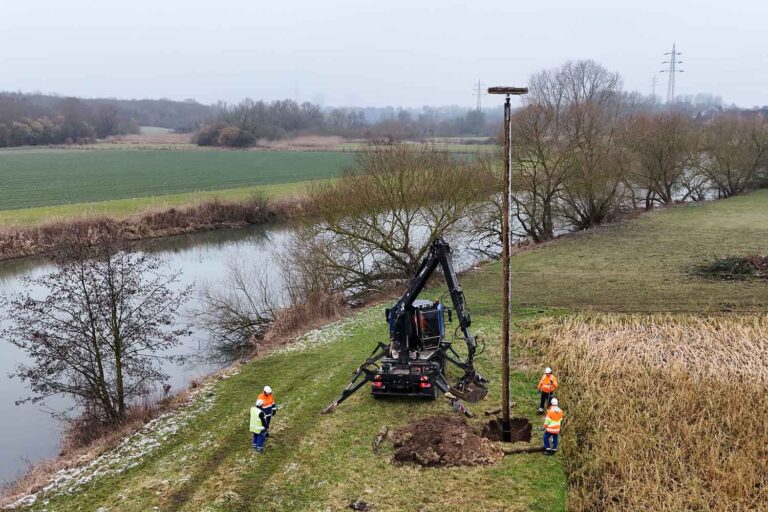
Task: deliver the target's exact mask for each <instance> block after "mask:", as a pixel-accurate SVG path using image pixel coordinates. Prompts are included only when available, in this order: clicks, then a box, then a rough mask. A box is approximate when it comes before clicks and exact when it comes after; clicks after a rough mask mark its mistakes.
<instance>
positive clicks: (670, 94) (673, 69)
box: [660, 43, 683, 106]
mask: <svg viewBox="0 0 768 512" xmlns="http://www.w3.org/2000/svg"><path fill="white" fill-rule="evenodd" d="M664 55H669V60H665V61H664V62H662V64H667V65H668V67H667V69H662V70H661V71H660V73H667V74H668V75H669V81H668V82H667V103H668V104H669V105H670V106H671V105H672V104H673V103H674V102H675V75H676V74H677V73H682V72H683V70H682V69H678V68H677V65H678V64H682V63H683V61H681V60H677V58H678V57H679V56H680V55H682V52H678V51H677V49H676V48H675V43H672V51H671V52H667V53H665V54H664Z"/></svg>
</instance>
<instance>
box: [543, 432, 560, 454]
mask: <svg viewBox="0 0 768 512" xmlns="http://www.w3.org/2000/svg"><path fill="white" fill-rule="evenodd" d="M559 436H560V434H550V433H549V432H544V448H545V449H547V450H552V451H557V438H558V437H559ZM550 440H551V441H552V445H551V446H550Z"/></svg>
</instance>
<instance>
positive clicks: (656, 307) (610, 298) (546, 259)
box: [465, 190, 768, 312]
mask: <svg viewBox="0 0 768 512" xmlns="http://www.w3.org/2000/svg"><path fill="white" fill-rule="evenodd" d="M766 252H768V190H761V191H758V192H755V193H752V194H749V195H745V196H739V197H734V198H731V199H726V200H721V201H713V202H709V203H706V204H701V205H690V206H680V207H676V208H672V209H668V210H660V211H656V212H654V213H651V214H649V215H644V216H642V217H640V218H639V219H636V220H633V221H630V222H625V223H621V224H614V225H610V226H606V227H604V228H601V229H596V230H594V231H587V232H584V233H580V234H579V235H578V236H573V237H569V238H564V239H561V240H557V241H555V242H553V243H551V244H549V245H548V246H546V247H541V248H539V249H537V250H534V251H531V252H528V253H525V254H520V255H518V256H516V257H515V258H513V263H512V271H513V277H512V279H513V284H512V290H513V295H514V300H515V301H516V302H517V303H519V304H522V305H539V304H541V305H547V306H556V307H563V308H571V309H584V308H589V309H598V310H602V311H639V312H649V311H671V312H674V311H695V312H719V311H765V309H766V307H767V306H768V287H766V285H765V283H764V282H760V281H749V282H738V283H726V284H723V283H718V282H715V281H712V280H707V279H702V278H701V277H697V276H694V275H691V270H692V269H693V268H694V267H695V266H696V265H698V264H700V263H702V262H705V261H709V260H713V259H715V258H718V257H722V256H725V255H749V254H755V253H763V254H765V253H766ZM498 272H499V268H498V267H496V266H489V267H485V268H484V269H483V270H482V271H481V272H480V273H478V274H477V275H476V276H473V278H472V279H474V280H475V281H474V282H469V283H467V284H466V285H465V286H466V287H468V288H471V287H474V286H478V285H480V283H482V282H485V281H486V280H495V279H498ZM487 273H491V274H496V277H493V278H492V277H491V276H486V275H485V274H487Z"/></svg>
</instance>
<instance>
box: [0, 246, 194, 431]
mask: <svg viewBox="0 0 768 512" xmlns="http://www.w3.org/2000/svg"><path fill="white" fill-rule="evenodd" d="M55 264H56V268H55V270H53V271H52V272H51V273H49V274H47V275H44V276H42V277H39V278H26V280H25V282H26V287H27V290H26V291H24V292H22V293H19V294H18V295H16V296H13V297H11V298H9V299H8V300H7V301H6V304H5V306H6V308H7V320H8V321H9V324H10V326H9V327H7V328H6V329H5V330H4V331H3V332H2V335H3V337H4V338H6V339H8V340H9V341H10V342H11V343H12V344H14V345H15V346H17V347H19V348H20V349H22V350H23V351H24V352H25V353H26V354H27V356H28V357H29V359H30V363H28V364H21V365H19V366H18V367H17V368H16V371H15V374H14V375H15V376H16V377H19V378H21V379H22V380H24V381H27V382H29V384H30V386H31V389H32V393H33V395H32V396H31V397H30V398H27V399H25V400H22V401H21V402H24V401H30V400H31V401H33V402H36V401H40V400H43V399H44V398H46V397H49V396H52V395H56V394H65V395H69V396H71V397H73V398H74V399H75V402H76V404H77V405H80V406H82V407H83V408H84V410H85V411H87V412H91V413H93V414H94V415H95V416H96V418H95V419H98V420H100V421H104V422H107V423H116V422H119V421H120V420H121V419H122V418H123V417H124V415H125V412H126V408H127V407H128V406H129V405H130V403H131V401H132V400H133V399H135V398H137V397H140V396H143V395H145V394H147V393H148V392H149V391H150V390H151V388H152V386H153V384H154V383H157V382H161V381H163V380H166V379H167V378H168V376H167V375H166V374H165V373H163V371H162V369H161V367H160V364H159V362H160V361H162V360H163V359H167V358H168V356H164V355H163V354H162V352H163V351H165V350H167V349H169V348H171V347H174V346H176V345H177V344H178V343H179V337H181V336H184V335H186V334H188V333H189V331H188V329H187V328H186V327H184V326H178V325H176V323H175V322H176V316H177V311H178V309H179V308H180V307H181V305H182V304H183V303H184V302H185V301H186V300H187V299H188V296H189V293H190V289H189V288H185V289H183V290H181V291H178V292H174V291H173V290H172V285H173V284H174V283H175V282H176V281H177V279H178V275H179V274H178V273H176V274H164V273H162V272H161V267H162V262H161V261H160V260H159V259H158V258H156V257H154V256H151V255H149V254H146V253H131V252H129V251H128V250H127V248H126V247H125V246H124V245H123V244H122V243H120V242H116V241H114V240H111V241H103V242H102V243H100V244H98V245H96V246H83V245H81V244H77V243H75V244H72V245H70V246H69V247H68V248H67V249H65V250H62V252H61V253H60V255H59V256H57V258H56V260H55ZM36 290H42V291H43V294H44V295H43V296H39V293H38V292H36Z"/></svg>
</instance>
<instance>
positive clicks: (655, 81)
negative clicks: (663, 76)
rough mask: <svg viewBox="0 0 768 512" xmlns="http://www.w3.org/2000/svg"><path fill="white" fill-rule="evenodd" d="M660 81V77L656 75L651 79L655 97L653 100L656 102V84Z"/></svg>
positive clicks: (652, 94) (652, 92)
mask: <svg viewBox="0 0 768 512" xmlns="http://www.w3.org/2000/svg"><path fill="white" fill-rule="evenodd" d="M658 81H659V77H657V76H656V75H653V78H652V79H651V97H652V98H653V102H654V103H656V84H657V83H658Z"/></svg>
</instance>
